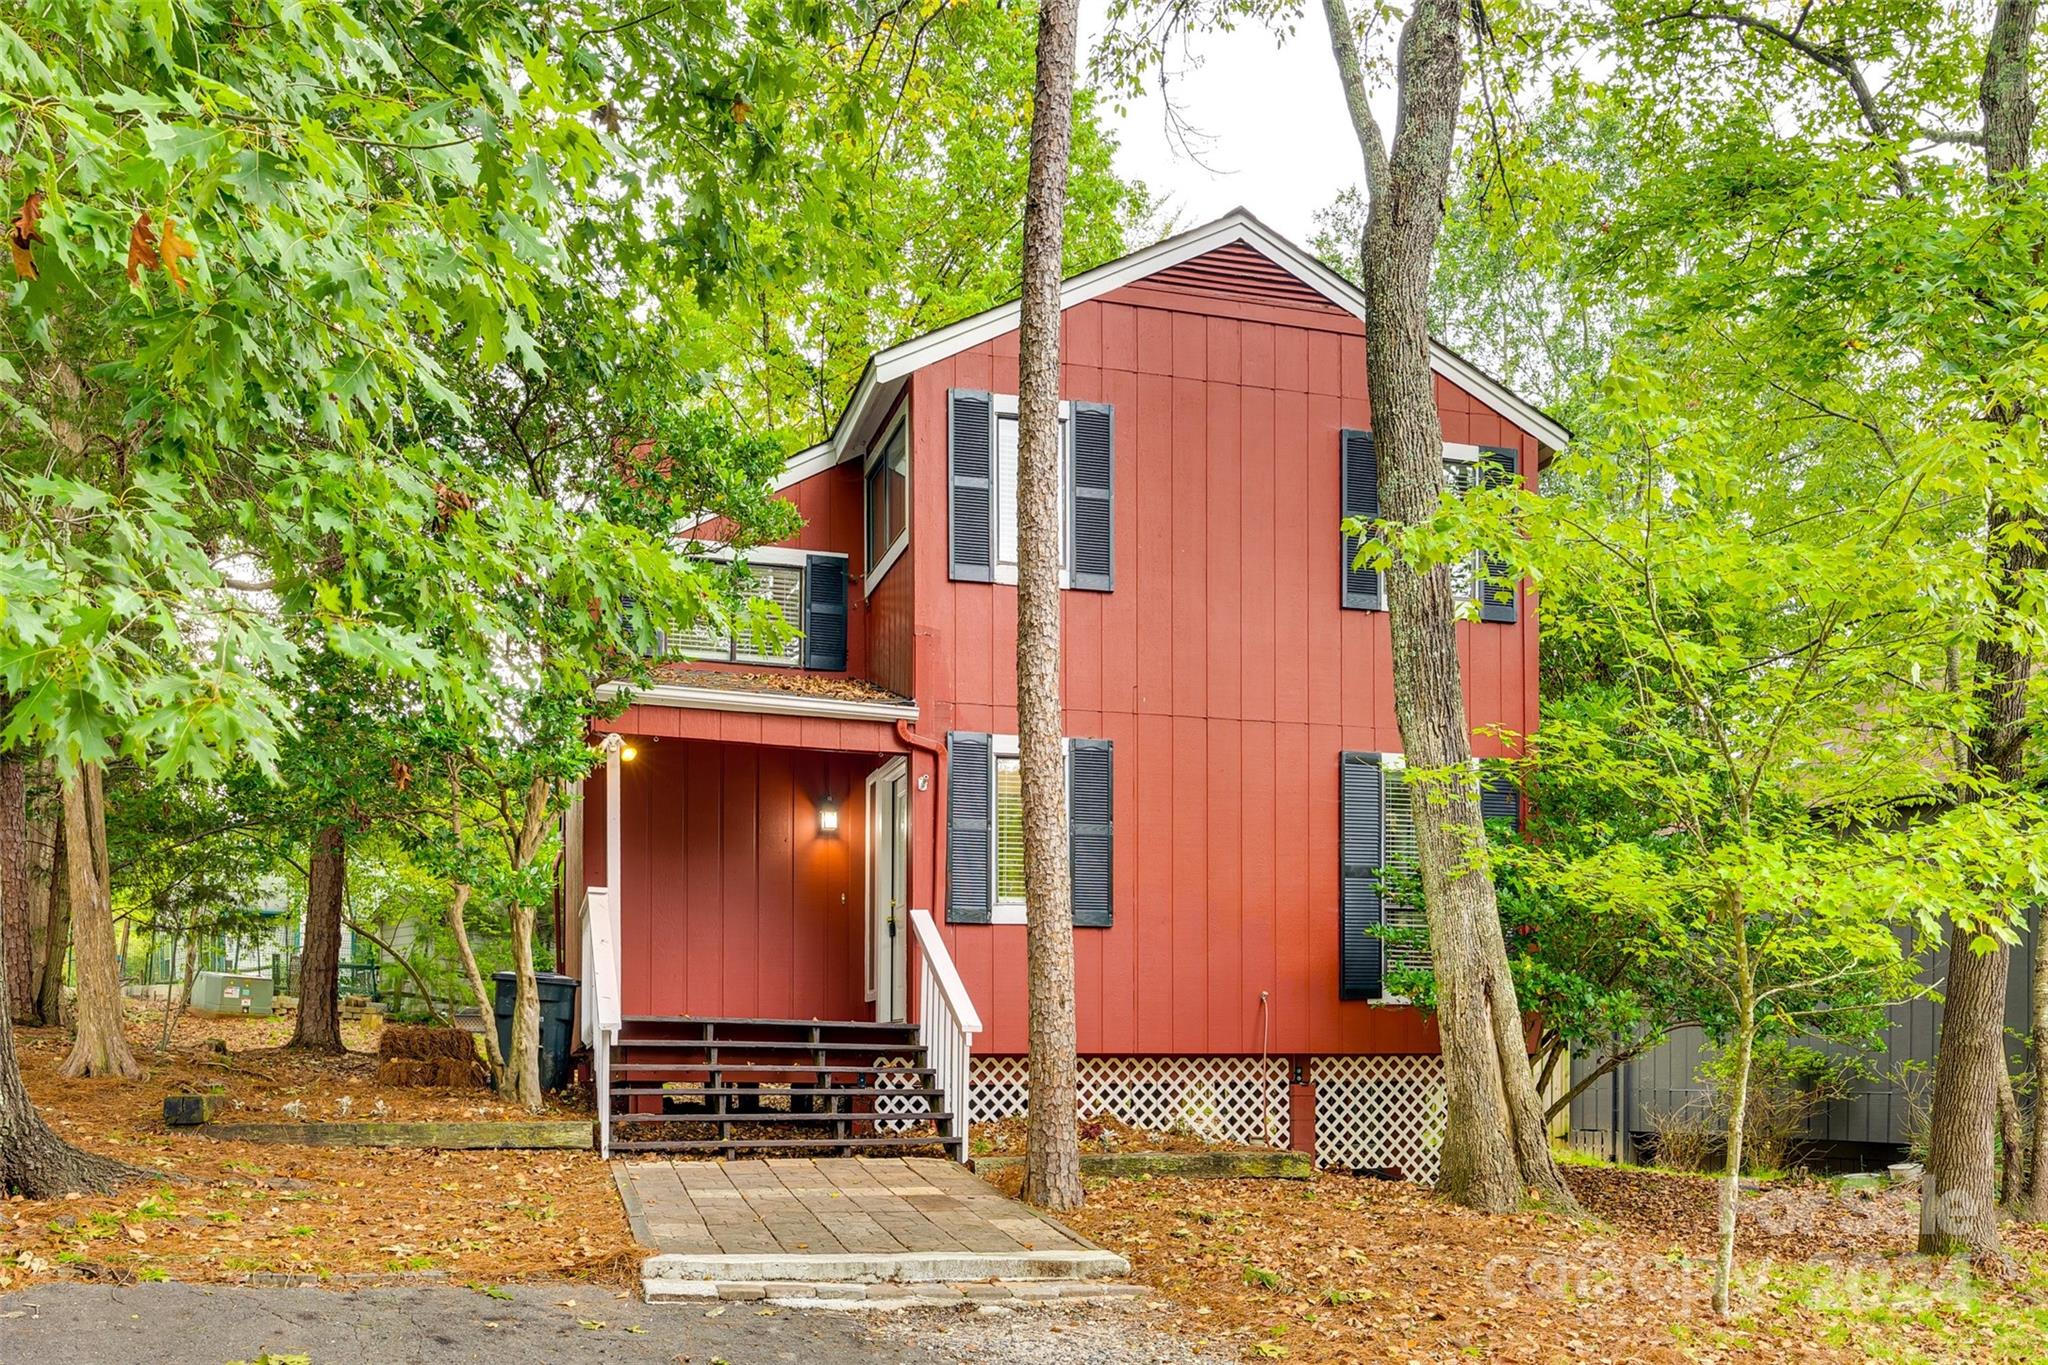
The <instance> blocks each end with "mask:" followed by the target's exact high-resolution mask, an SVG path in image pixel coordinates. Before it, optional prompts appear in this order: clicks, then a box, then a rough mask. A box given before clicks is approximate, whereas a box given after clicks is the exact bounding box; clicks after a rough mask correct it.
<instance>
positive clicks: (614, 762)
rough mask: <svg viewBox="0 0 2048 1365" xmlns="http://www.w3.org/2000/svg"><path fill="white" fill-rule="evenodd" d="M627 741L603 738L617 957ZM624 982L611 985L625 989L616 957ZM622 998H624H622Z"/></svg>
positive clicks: (610, 909)
mask: <svg viewBox="0 0 2048 1365" xmlns="http://www.w3.org/2000/svg"><path fill="white" fill-rule="evenodd" d="M625 745H626V741H625V739H624V738H623V737H621V736H619V735H617V734H610V735H606V736H605V737H604V890H605V895H604V907H605V910H604V912H605V917H606V918H607V919H609V920H610V921H611V931H612V944H613V945H614V953H615V955H616V949H617V944H618V942H619V884H620V882H621V881H622V880H623V878H621V877H620V876H619V862H620V859H621V856H622V855H621V852H620V838H619V828H620V826H621V825H622V824H623V823H624V821H623V819H622V817H621V816H620V813H619V751H620V750H621V749H623V748H625ZM617 962H618V968H619V974H620V977H621V979H620V980H618V981H615V982H613V983H612V988H613V989H614V990H615V991H624V989H625V985H626V983H625V981H624V979H623V978H624V975H625V961H624V957H623V955H617ZM622 998H623V997H622Z"/></svg>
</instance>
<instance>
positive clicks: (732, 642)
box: [668, 563, 804, 668]
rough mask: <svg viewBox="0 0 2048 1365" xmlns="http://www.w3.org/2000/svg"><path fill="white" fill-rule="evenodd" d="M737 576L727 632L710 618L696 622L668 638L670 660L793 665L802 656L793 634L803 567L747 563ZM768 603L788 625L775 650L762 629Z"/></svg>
mask: <svg viewBox="0 0 2048 1365" xmlns="http://www.w3.org/2000/svg"><path fill="white" fill-rule="evenodd" d="M740 574H741V575H742V576H741V577H740V578H739V580H738V585H737V586H738V593H737V599H736V600H735V601H734V602H732V603H730V604H729V606H730V608H731V612H732V620H731V628H730V629H725V628H722V627H721V626H720V625H719V624H718V623H717V622H716V621H712V620H709V619H704V620H699V621H698V622H697V623H696V624H695V625H693V626H691V627H690V628H689V629H688V630H686V631H684V632H682V633H681V634H679V635H676V636H673V637H671V638H670V640H669V641H668V653H669V655H670V657H672V658H683V659H716V660H721V661H723V662H725V663H735V664H767V665H770V666H772V667H776V668H795V667H797V665H798V664H799V663H800V662H801V661H802V657H803V641H802V639H800V638H799V637H798V635H797V629H798V627H799V626H800V625H801V623H802V621H803V604H804V569H803V565H801V564H757V563H750V564H748V565H746V566H745V567H744V568H743V569H741V570H740ZM770 605H772V606H774V607H775V608H776V609H777V610H779V611H780V612H781V613H782V619H783V621H784V622H786V623H787V625H788V627H789V629H788V630H787V632H786V633H785V634H784V635H783V638H782V643H781V644H780V645H779V646H778V645H777V644H776V642H775V640H774V639H773V638H772V636H771V635H770V633H769V631H768V630H766V629H765V628H762V627H761V622H762V620H763V619H764V618H765V617H766V615H767V613H766V612H765V610H764V608H765V607H766V606H770Z"/></svg>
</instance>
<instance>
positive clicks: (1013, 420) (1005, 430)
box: [995, 394, 1068, 587]
mask: <svg viewBox="0 0 2048 1365" xmlns="http://www.w3.org/2000/svg"><path fill="white" fill-rule="evenodd" d="M1067 427H1068V422H1067V404H1065V403H1062V404H1060V436H1059V442H1060V454H1059V461H1060V468H1062V469H1065V468H1066V467H1067V462H1068V452H1067ZM995 471H996V580H997V581H998V582H1002V583H1014V582H1016V581H1017V400H1016V398H1015V397H1014V396H1013V395H1010V394H998V395H997V396H996V460H995ZM1067 522H1068V515H1067V480H1066V479H1065V478H1062V479H1061V480H1060V504H1059V529H1058V531H1057V533H1056V534H1057V535H1058V536H1059V543H1060V574H1061V586H1062V587H1064V586H1066V583H1065V575H1066V572H1067Z"/></svg>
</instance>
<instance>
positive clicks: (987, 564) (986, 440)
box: [946, 389, 996, 583]
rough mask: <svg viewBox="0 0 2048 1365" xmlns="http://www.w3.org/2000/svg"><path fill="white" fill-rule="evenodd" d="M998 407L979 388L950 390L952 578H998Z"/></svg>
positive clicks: (979, 580)
mask: <svg viewBox="0 0 2048 1365" xmlns="http://www.w3.org/2000/svg"><path fill="white" fill-rule="evenodd" d="M995 451H996V442H995V404H994V403H993V402H992V401H991V400H990V398H989V396H988V395H987V394H986V393H982V392H980V391H978V390H974V389H948V390H947V391H946V486H947V490H948V491H947V508H946V520H947V546H948V549H947V553H946V565H947V570H946V571H947V575H948V576H949V577H952V578H960V579H966V580H968V581H970V582H974V583H992V582H994V581H995V576H996V522H995Z"/></svg>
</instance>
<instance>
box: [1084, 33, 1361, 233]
mask: <svg viewBox="0 0 2048 1365" xmlns="http://www.w3.org/2000/svg"><path fill="white" fill-rule="evenodd" d="M1107 8H1108V6H1107V3H1106V0H1081V51H1082V62H1083V69H1084V71H1085V66H1086V61H1087V54H1088V53H1089V52H1090V51H1091V50H1092V49H1093V46H1094V43H1095V39H1096V38H1097V37H1098V36H1099V35H1100V34H1101V32H1102V29H1103V27H1104V24H1105V22H1106V20H1105V15H1104V12H1105V10H1106V9H1107ZM1191 51H1192V53H1193V55H1194V56H1195V57H1196V58H1197V59H1199V65H1197V66H1195V67H1193V68H1192V69H1188V68H1187V66H1186V64H1185V63H1179V64H1178V65H1179V66H1180V67H1181V69H1180V71H1179V73H1178V75H1177V76H1176V77H1175V78H1174V79H1173V81H1172V84H1171V88H1172V90H1173V92H1174V102H1175V103H1176V104H1177V105H1179V106H1180V109H1181V111H1182V115H1183V117H1185V118H1186V119H1187V120H1188V121H1189V122H1190V123H1192V124H1193V125H1194V126H1195V127H1196V128H1198V129H1200V130H1201V131H1202V132H1204V133H1206V134H1207V135H1208V141H1207V143H1206V145H1205V146H1203V147H1201V148H1200V153H1201V160H1200V161H1197V160H1195V159H1194V158H1192V157H1190V156H1189V155H1187V153H1186V152H1185V151H1183V150H1181V149H1180V148H1178V147H1177V146H1176V145H1175V144H1174V141H1173V139H1172V138H1171V137H1170V136H1169V134H1168V132H1167V128H1166V122H1165V104H1164V102H1163V101H1162V100H1161V98H1160V96H1159V95H1158V94H1157V92H1156V91H1153V92H1148V94H1147V95H1146V96H1145V98H1143V99H1142V100H1137V101H1133V102H1131V103H1130V105H1129V107H1128V111H1127V112H1126V113H1125V114H1124V115H1123V116H1122V117H1121V118H1119V117H1118V116H1117V115H1116V113H1115V112H1114V111H1113V110H1107V109H1106V110H1104V111H1103V114H1104V121H1105V122H1106V123H1107V124H1108V126H1109V127H1111V128H1112V129H1113V130H1114V131H1115V133H1116V136H1117V139H1118V141H1119V142H1120V143H1121V147H1120V149H1119V151H1118V153H1117V169H1118V170H1119V171H1121V172H1122V173H1123V174H1124V175H1125V176H1128V177H1130V178H1132V179H1136V180H1143V181H1144V182H1145V183H1146V184H1147V185H1149V186H1151V188H1152V192H1153V193H1154V194H1155V195H1157V196H1158V197H1159V198H1160V200H1161V201H1162V207H1163V209H1164V216H1165V217H1166V218H1167V219H1169V220H1176V219H1177V223H1176V226H1178V227H1183V228H1186V227H1193V226H1195V225H1196V224H1198V223H1204V222H1207V221H1208V220H1209V219H1211V218H1215V217H1218V216H1220V215H1222V214H1223V213H1225V212H1227V211H1228V210H1230V209H1233V208H1236V207H1238V206H1239V205H1243V206H1244V207H1245V208H1248V209H1250V210H1251V211H1252V212H1253V213H1254V214H1256V215H1257V216H1258V217H1259V218H1261V219H1263V220H1264V221H1265V222H1266V223H1267V224H1268V225H1269V226H1271V227H1273V228H1275V229H1277V230H1278V231H1279V232H1280V233H1281V234H1282V235H1283V236H1286V237H1289V238H1292V239H1293V240H1294V241H1296V242H1298V243H1300V244H1301V245H1303V246H1306V245H1308V239H1309V236H1310V234H1311V232H1312V231H1313V226H1314V217H1315V211H1316V210H1317V209H1319V208H1322V207H1324V206H1325V205H1327V204H1328V203H1329V202H1330V201H1331V200H1333V199H1335V198H1336V197H1337V194H1338V192H1339V191H1341V190H1343V189H1344V188H1345V187H1347V186H1350V185H1355V184H1358V183H1360V182H1361V181H1362V180H1363V178H1364V177H1363V175H1362V173H1361V171H1360V169H1359V160H1358V145H1357V143H1356V142H1354V141H1353V140H1352V136H1351V124H1350V120H1349V118H1348V116H1347V115H1346V113H1345V110H1344V97H1343V94H1342V92H1341V91H1340V90H1339V89H1338V85H1337V67H1336V62H1335V60H1334V59H1333V58H1332V57H1331V56H1330V47H1329V42H1328V39H1327V38H1326V37H1325V35H1324V32H1323V26H1322V17H1321V14H1320V12H1319V11H1317V10H1316V8H1315V7H1314V6H1309V7H1307V9H1306V11H1305V12H1304V14H1303V16H1302V19H1301V21H1300V23H1299V24H1298V26H1297V32H1296V33H1295V34H1294V36H1293V37H1291V38H1289V39H1287V40H1286V41H1285V42H1284V43H1283V42H1282V41H1281V40H1280V39H1279V38H1277V37H1276V36H1275V35H1274V34H1273V33H1271V32H1270V31H1269V30H1267V29H1266V28H1264V27H1263V26H1260V25H1257V24H1248V25H1244V26H1242V27H1240V28H1238V29H1237V30H1235V31H1234V32H1230V33H1205V34H1203V35H1201V37H1200V38H1198V39H1197V40H1196V41H1195V43H1194V44H1193V46H1192V49H1191ZM1384 99H1385V96H1384V94H1383V95H1382V98H1381V99H1377V100H1375V101H1374V103H1375V105H1378V104H1380V103H1382V102H1383V101H1384ZM1380 112H1381V116H1382V118H1383V119H1384V117H1385V113H1384V111H1380ZM1204 163H1206V165H1205V164H1204Z"/></svg>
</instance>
